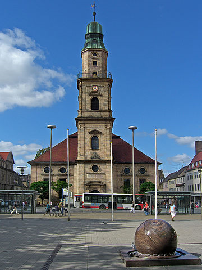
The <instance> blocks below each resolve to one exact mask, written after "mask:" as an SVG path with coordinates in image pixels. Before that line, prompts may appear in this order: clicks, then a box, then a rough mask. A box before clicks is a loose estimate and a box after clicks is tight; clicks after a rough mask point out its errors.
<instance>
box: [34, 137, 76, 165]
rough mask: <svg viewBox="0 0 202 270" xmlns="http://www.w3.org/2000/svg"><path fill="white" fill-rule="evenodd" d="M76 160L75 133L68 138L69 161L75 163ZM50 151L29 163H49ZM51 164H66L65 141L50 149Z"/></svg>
mask: <svg viewBox="0 0 202 270" xmlns="http://www.w3.org/2000/svg"><path fill="white" fill-rule="evenodd" d="M76 158H77V132H76V133H74V134H71V135H70V136H69V161H70V162H75V160H76ZM49 160H50V151H46V152H45V153H44V154H43V155H41V156H40V157H38V158H36V159H34V160H32V161H30V162H29V163H30V164H31V163H32V162H49ZM52 162H67V139H65V140H64V141H62V142H60V143H59V144H57V145H56V146H54V147H53V148H52Z"/></svg>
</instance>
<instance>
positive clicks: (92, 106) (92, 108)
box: [91, 97, 99, 111]
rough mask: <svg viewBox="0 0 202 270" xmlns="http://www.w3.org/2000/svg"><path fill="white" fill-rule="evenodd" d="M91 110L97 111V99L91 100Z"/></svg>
mask: <svg viewBox="0 0 202 270" xmlns="http://www.w3.org/2000/svg"><path fill="white" fill-rule="evenodd" d="M91 110H95V111H97V110H99V99H98V98H97V97H93V98H92V99H91Z"/></svg>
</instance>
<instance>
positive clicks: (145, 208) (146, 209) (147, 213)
mask: <svg viewBox="0 0 202 270" xmlns="http://www.w3.org/2000/svg"><path fill="white" fill-rule="evenodd" d="M144 213H145V215H146V216H148V215H149V204H148V202H145V204H144Z"/></svg>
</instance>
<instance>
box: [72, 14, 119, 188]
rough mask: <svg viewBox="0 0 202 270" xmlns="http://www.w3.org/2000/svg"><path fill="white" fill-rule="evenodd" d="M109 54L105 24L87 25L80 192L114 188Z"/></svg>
mask: <svg viewBox="0 0 202 270" xmlns="http://www.w3.org/2000/svg"><path fill="white" fill-rule="evenodd" d="M94 17H95V16H94ZM107 57H108V51H107V50H106V48H105V46H104V43H103V32H102V26H101V25H100V24H99V23H98V22H95V21H94V22H91V23H89V24H88V25H87V28H86V35H85V44H84V48H83V49H82V50H81V58H82V72H81V73H80V74H79V75H78V79H77V89H78V90H79V110H78V116H77V118H76V126H77V130H78V148H77V188H76V190H77V193H82V192H92V191H94V192H110V191H111V187H110V185H111V184H110V183H111V182H110V181H111V177H110V159H111V150H110V149H111V141H112V127H113V122H114V118H113V117H112V109H111V88H112V82H113V80H112V76H111V74H110V73H108V71H107Z"/></svg>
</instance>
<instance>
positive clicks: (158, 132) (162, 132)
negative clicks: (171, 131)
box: [157, 128, 168, 136]
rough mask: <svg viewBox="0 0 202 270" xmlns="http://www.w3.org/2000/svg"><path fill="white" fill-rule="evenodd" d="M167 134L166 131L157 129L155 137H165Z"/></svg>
mask: <svg viewBox="0 0 202 270" xmlns="http://www.w3.org/2000/svg"><path fill="white" fill-rule="evenodd" d="M167 133H168V131H167V129H165V128H158V129H157V135H158V136H160V135H165V134H167Z"/></svg>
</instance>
